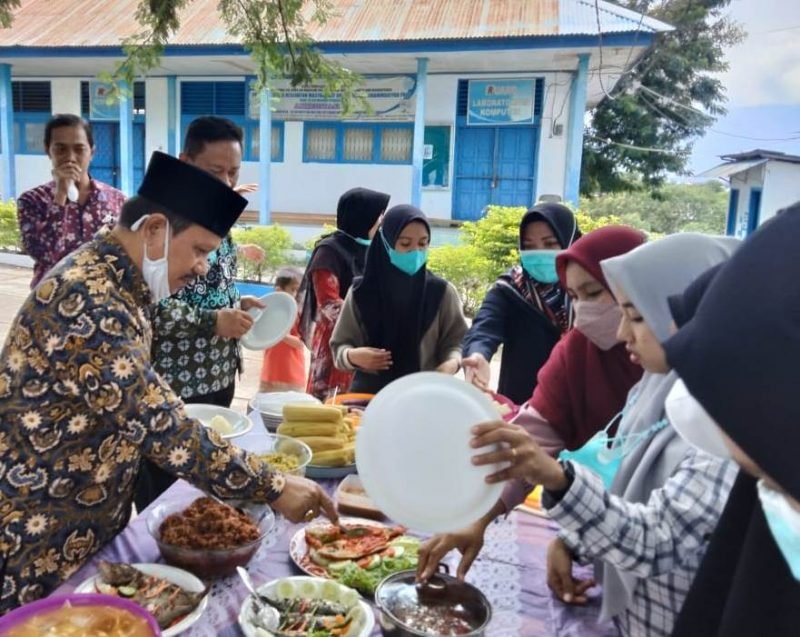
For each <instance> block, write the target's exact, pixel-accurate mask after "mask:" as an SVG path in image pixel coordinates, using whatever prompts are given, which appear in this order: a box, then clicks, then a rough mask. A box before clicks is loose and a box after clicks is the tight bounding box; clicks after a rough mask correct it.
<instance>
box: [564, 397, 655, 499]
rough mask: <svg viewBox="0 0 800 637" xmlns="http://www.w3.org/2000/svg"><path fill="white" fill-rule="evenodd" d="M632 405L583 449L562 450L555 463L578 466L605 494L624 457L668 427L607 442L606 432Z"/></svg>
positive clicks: (653, 427) (621, 436)
mask: <svg viewBox="0 0 800 637" xmlns="http://www.w3.org/2000/svg"><path fill="white" fill-rule="evenodd" d="M634 400H635V398H634ZM632 403H633V401H631V402H630V403H629V404H628V405H626V406H625V409H623V410H622V411H621V412H620V413H618V414H617V415H616V416H614V417H613V418H612V419H611V421H610V422H609V423H608V424H607V425H606V426H605V429H603V430H602V431H598V432H597V433H596V434H595V435H594V436H592V437H591V438H590V439H589V441H588V442H587V443H586V444H585V445H583V447H581V448H580V449H576V450H575V451H569V450H567V449H564V450H563V451H562V452H561V453H560V454H558V459H559V460H564V461H566V460H571V461H573V462H577V463H578V464H580V465H583V466H584V467H586V468H587V469H589V470H590V471H593V472H594V473H596V474H597V475H598V476H600V478H601V479H602V480H603V485H604V486H605V488H606V491H610V490H611V485H612V484H613V483H614V476H616V475H617V471H619V468H620V465H622V461H623V460H624V458H625V456H627V455H628V454H629V453H631V452H632V451H633V450H634V449H636V447H638V446H639V445H640V444H641V443H643V442H644V441H645V440H647V439H648V438H650V437H651V436H653V435H655V434H656V433H657V432H658V431H660V430H662V429H663V428H664V427H666V426H667V425H668V424H669V423H668V422H667V420H666V419H662V420H659V421H658V422H657V423H656V424H654V425H652V426H650V427H648V428H647V429H645V430H644V431H640V432H638V433H632V434H628V435H617V436H614V437H613V438H610V437H609V435H608V430H609V429H610V428H611V426H612V425H613V424H614V422H615V421H616V420H617V418H621V417H622V416H624V415H625V411H626V410H627V409H628V407H629V406H630V405H631V404H632Z"/></svg>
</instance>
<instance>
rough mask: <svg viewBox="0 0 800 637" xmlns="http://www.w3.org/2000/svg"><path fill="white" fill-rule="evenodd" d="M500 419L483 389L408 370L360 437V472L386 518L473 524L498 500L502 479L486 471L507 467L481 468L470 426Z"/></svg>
mask: <svg viewBox="0 0 800 637" xmlns="http://www.w3.org/2000/svg"><path fill="white" fill-rule="evenodd" d="M496 420H499V417H498V413H497V408H496V407H495V406H494V404H493V403H492V401H491V399H490V398H489V397H488V396H487V395H486V394H484V393H483V392H482V391H480V390H479V389H477V388H476V387H473V386H472V385H469V384H467V383H465V382H463V381H461V380H458V379H456V378H453V377H452V376H448V375H445V374H439V373H436V372H420V373H417V374H411V375H409V376H404V377H403V378H400V379H398V380H396V381H394V382H392V383H390V384H389V385H387V386H386V387H385V388H384V389H383V390H381V391H380V392H379V393H378V395H377V396H376V397H375V398H373V399H372V401H371V402H370V404H369V406H368V407H367V408H366V410H365V411H364V415H363V417H362V419H361V426H360V427H359V430H358V436H357V437H356V465H357V466H358V475H359V476H360V477H361V482H362V484H363V485H364V488H365V489H366V491H367V494H368V495H369V497H370V499H371V500H372V501H373V502H374V503H375V505H376V506H377V507H378V508H379V509H380V510H381V511H383V512H384V513H385V514H386V516H387V517H388V518H390V519H392V520H395V521H396V522H397V523H398V524H402V525H403V526H407V527H409V528H410V529H414V530H416V531H424V532H427V533H443V532H449V531H456V530H458V529H462V528H464V527H466V526H468V525H470V524H472V523H473V522H475V521H476V520H477V519H478V518H480V517H481V516H482V515H484V514H485V513H487V512H488V511H489V509H491V508H492V506H493V505H494V504H495V503H496V502H497V500H498V499H499V498H500V495H501V493H502V491H503V484H502V483H497V484H491V485H490V484H487V483H486V482H485V478H486V476H487V475H490V474H492V473H495V472H497V471H499V470H500V469H502V468H504V466H506V465H490V466H483V467H476V466H475V465H473V464H472V456H474V455H475V454H476V453H480V452H486V451H490V449H482V450H478V449H472V448H471V447H470V445H469V442H470V439H471V438H472V434H471V433H470V429H471V428H472V427H473V426H474V425H477V424H478V423H481V422H487V421H496Z"/></svg>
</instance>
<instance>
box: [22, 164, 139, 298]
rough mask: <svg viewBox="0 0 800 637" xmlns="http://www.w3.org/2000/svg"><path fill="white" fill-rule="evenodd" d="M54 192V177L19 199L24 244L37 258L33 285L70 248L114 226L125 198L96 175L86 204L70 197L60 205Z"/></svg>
mask: <svg viewBox="0 0 800 637" xmlns="http://www.w3.org/2000/svg"><path fill="white" fill-rule="evenodd" d="M55 194H56V182H54V181H51V182H50V183H48V184H43V185H41V186H37V187H36V188H33V189H31V190H28V191H27V192H24V193H22V194H21V195H20V196H19V199H17V208H18V212H17V216H18V217H19V229H20V235H21V238H22V245H23V247H24V248H25V252H26V253H27V254H28V256H30V257H31V258H32V259H33V260H34V266H33V280H32V281H31V287H35V286H36V284H37V283H38V282H39V281H40V280H41V278H42V277H43V276H44V275H45V274H46V273H47V271H48V270H49V269H50V268H52V267H53V266H54V265H55V264H56V263H58V262H59V261H61V259H63V258H64V257H65V256H67V255H68V254H69V253H70V252H72V251H73V250H75V249H76V248H78V247H80V246H82V245H83V244H84V243H86V242H87V241H91V239H92V238H93V237H94V235H95V234H96V233H97V232H98V231H99V230H100V229H101V228H102V227H104V226H107V227H109V228H110V227H112V226H113V225H114V223H116V221H117V218H118V217H119V213H120V210H122V204H123V203H124V202H125V195H124V194H122V193H121V192H120V191H119V190H117V189H116V188H112V187H111V186H109V185H107V184H104V183H102V182H100V181H96V180H94V179H92V180H91V181H90V182H89V198H88V199H87V200H86V203H84V204H83V205H81V204H79V203H76V202H72V201H69V200H67V202H66V204H64V205H63V206H59V205H58V204H57V203H56V202H55Z"/></svg>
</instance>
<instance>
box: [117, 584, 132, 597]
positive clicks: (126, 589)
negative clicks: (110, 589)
mask: <svg viewBox="0 0 800 637" xmlns="http://www.w3.org/2000/svg"><path fill="white" fill-rule="evenodd" d="M117 592H118V593H119V594H120V597H133V596H134V595H136V589H135V588H134V587H133V586H120V587H119V588H118V589H117Z"/></svg>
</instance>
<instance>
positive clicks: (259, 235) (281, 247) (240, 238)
mask: <svg viewBox="0 0 800 637" xmlns="http://www.w3.org/2000/svg"><path fill="white" fill-rule="evenodd" d="M232 235H233V240H234V241H235V242H236V243H237V244H239V245H240V246H242V245H247V244H253V245H257V246H258V247H259V248H261V249H262V250H264V259H263V260H262V261H254V260H251V259H248V258H247V257H246V256H245V255H243V254H240V255H239V273H238V274H239V278H241V279H246V280H250V281H261V280H262V279H263V278H264V277H266V278H268V279H269V278H271V276H272V275H273V274H274V273H275V272H276V271H277V270H278V268H280V267H282V266H284V265H286V264H287V263H290V262H291V256H290V254H289V251H290V250H291V248H292V235H291V234H289V231H288V230H287V229H286V228H284V227H283V226H280V225H278V224H272V225H271V226H250V227H247V228H236V229H234V230H233V232H232Z"/></svg>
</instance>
